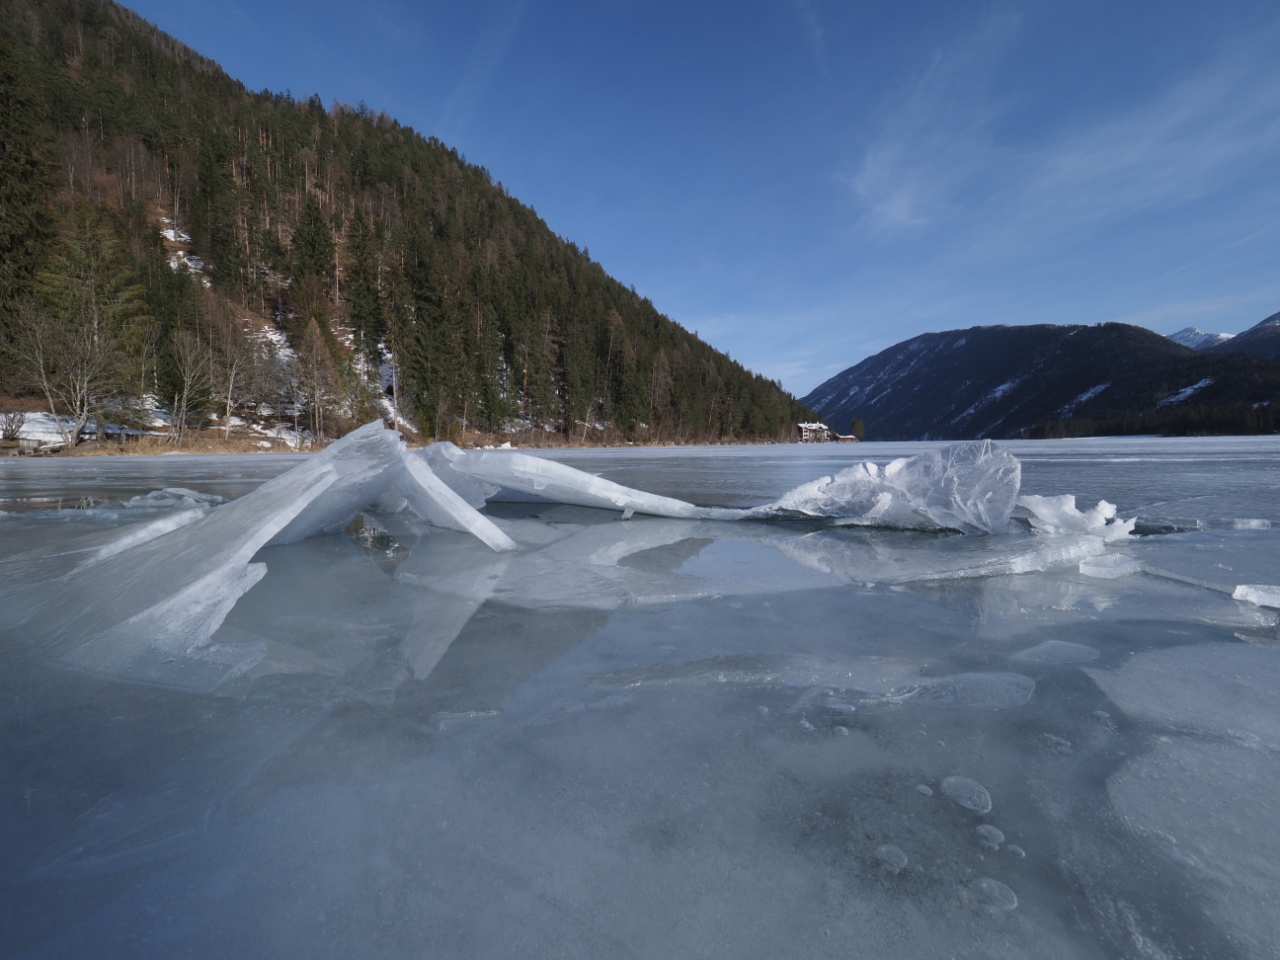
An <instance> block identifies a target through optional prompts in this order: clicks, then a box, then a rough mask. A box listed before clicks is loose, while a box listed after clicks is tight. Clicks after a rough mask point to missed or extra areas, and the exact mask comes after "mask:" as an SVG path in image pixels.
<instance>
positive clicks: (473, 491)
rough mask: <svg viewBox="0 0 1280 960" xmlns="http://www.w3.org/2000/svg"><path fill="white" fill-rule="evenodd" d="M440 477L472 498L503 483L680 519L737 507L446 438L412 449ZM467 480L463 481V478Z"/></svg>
mask: <svg viewBox="0 0 1280 960" xmlns="http://www.w3.org/2000/svg"><path fill="white" fill-rule="evenodd" d="M418 456H419V457H420V458H421V459H422V460H423V461H425V462H426V463H428V464H430V465H431V467H432V468H433V469H434V470H436V471H437V472H438V473H439V474H440V476H441V477H442V478H445V480H444V482H445V483H447V484H448V485H449V486H450V487H453V488H454V489H455V490H459V491H462V492H463V494H464V495H465V496H467V497H468V498H469V499H470V501H471V502H472V503H475V502H476V500H477V499H480V498H481V497H488V496H492V495H493V493H494V492H496V491H497V489H501V488H506V489H509V490H515V491H518V492H520V493H525V494H531V495H534V496H538V497H542V498H545V499H547V500H553V501H555V502H556V503H568V504H574V505H576V506H580V507H596V508H599V509H604V510H631V511H634V512H635V513H643V514H649V515H651V516H656V517H673V518H685V519H726V520H727V519H736V518H737V517H739V516H741V511H734V510H720V509H717V508H713V507H697V506H695V505H693V504H692V503H686V502H685V501H683V500H675V499H673V498H671V497H662V496H658V495H657V494H652V493H645V492H644V491H643V490H633V489H632V488H630V487H624V486H622V485H621V484H618V483H614V482H613V481H612V480H606V479H604V478H603V477H597V476H595V475H594V474H590V473H585V472H584V471H582V470H575V469H574V468H573V467H569V466H565V465H564V464H562V463H556V462H555V461H554V460H544V459H542V458H541V457H533V456H529V455H528V454H525V453H516V452H514V451H507V450H467V451H464V450H460V449H458V448H457V447H456V446H454V445H453V444H451V443H436V444H432V445H431V446H429V447H425V448H424V449H423V450H421V451H419V452H418ZM468 481H469V482H468Z"/></svg>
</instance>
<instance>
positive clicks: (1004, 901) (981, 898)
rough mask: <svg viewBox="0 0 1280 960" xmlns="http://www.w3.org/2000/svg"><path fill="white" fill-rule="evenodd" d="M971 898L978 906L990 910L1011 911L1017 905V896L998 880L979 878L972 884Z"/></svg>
mask: <svg viewBox="0 0 1280 960" xmlns="http://www.w3.org/2000/svg"><path fill="white" fill-rule="evenodd" d="M972 891H973V898H974V901H975V902H976V903H978V904H979V905H980V906H984V907H988V908H990V909H992V910H1012V909H1014V908H1015V907H1016V906H1017V905H1018V896H1017V894H1015V893H1014V892H1013V891H1012V890H1010V889H1009V888H1008V887H1007V886H1006V885H1005V884H1003V883H1001V882H1000V881H999V880H992V879H991V878H990V877H979V878H978V879H977V880H975V881H974V882H973V887H972Z"/></svg>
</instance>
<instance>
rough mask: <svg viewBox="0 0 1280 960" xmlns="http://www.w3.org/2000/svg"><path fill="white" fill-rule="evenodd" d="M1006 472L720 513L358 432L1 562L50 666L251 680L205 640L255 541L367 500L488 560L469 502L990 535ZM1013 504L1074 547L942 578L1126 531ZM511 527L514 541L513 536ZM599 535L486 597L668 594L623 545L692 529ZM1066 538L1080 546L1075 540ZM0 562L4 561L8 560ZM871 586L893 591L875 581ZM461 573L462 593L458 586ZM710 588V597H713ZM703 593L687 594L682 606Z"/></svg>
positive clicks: (913, 481)
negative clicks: (43, 551)
mask: <svg viewBox="0 0 1280 960" xmlns="http://www.w3.org/2000/svg"><path fill="white" fill-rule="evenodd" d="M1019 478H1020V468H1019V463H1018V461H1017V459H1016V458H1014V457H1013V456H1011V455H1010V454H1009V453H1008V452H1007V451H1004V450H1002V449H1000V448H998V447H996V446H994V445H993V444H991V443H990V442H989V441H982V442H977V443H966V444H957V445H954V446H951V447H948V448H945V449H943V450H933V451H927V452H925V453H923V454H920V455H919V456H915V457H910V458H900V459H897V460H894V461H893V462H891V463H889V464H888V465H887V466H885V467H884V468H879V467H877V466H876V464H874V463H870V462H868V463H863V464H857V465H855V466H853V467H850V468H848V469H846V470H843V471H841V472H839V473H837V474H835V475H834V476H830V477H823V478H821V479H819V480H815V481H812V482H811V483H807V484H803V485H801V486H799V487H797V488H795V489H794V490H792V491H791V492H789V493H787V494H785V495H783V496H782V497H780V498H778V499H777V500H775V501H773V502H772V503H768V504H764V505H762V506H759V507H755V508H747V509H741V508H739V509H729V508H724V507H713V506H698V505H695V504H691V503H688V502H685V501H683V500H677V499H673V498H670V497H663V496H658V495H654V494H650V493H646V492H644V491H641V490H635V489H632V488H629V487H625V486H623V485H621V484H617V483H614V482H612V481H610V480H606V479H603V478H600V477H597V476H594V475H592V474H589V473H585V472H583V471H580V470H575V469H573V468H572V467H569V466H566V465H564V464H560V463H555V462H553V461H550V460H545V459H541V458H538V457H533V456H529V455H527V454H522V453H516V452H509V451H463V450H460V449H459V448H457V447H456V446H454V445H453V444H449V443H437V444H434V445H432V446H430V447H427V448H425V449H423V450H421V451H416V452H411V451H409V450H408V449H406V447H405V445H404V443H403V441H402V440H401V439H400V437H399V434H397V433H396V432H394V431H392V430H388V429H386V428H385V427H383V426H382V425H381V424H380V423H372V424H369V425H367V426H364V427H361V428H360V429H358V430H356V431H354V432H353V433H351V434H349V435H348V436H347V437H345V438H343V439H342V440H340V441H338V442H336V443H334V444H333V445H331V446H330V447H329V448H327V449H326V450H325V451H324V452H323V453H320V454H318V455H316V456H314V457H312V458H310V459H309V460H308V461H307V462H305V463H304V464H302V465H300V466H298V467H295V468H294V469H292V470H289V471H287V472H285V473H283V474H281V475H279V476H277V477H276V478H275V479H273V480H270V481H268V482H267V483H265V484H263V485H262V486H261V487H259V488H258V489H257V490H255V491H253V492H252V493H250V494H248V495H246V496H244V497H241V498H239V499H236V500H234V501H232V502H231V503H227V504H224V505H221V506H216V507H213V508H212V509H210V508H208V507H207V506H206V505H203V504H196V503H195V501H194V500H192V499H191V498H190V497H188V496H186V493H190V492H189V491H186V492H184V491H176V492H173V493H172V495H166V496H168V498H169V500H173V501H174V503H176V504H181V505H184V506H186V505H192V508H191V509H186V510H181V511H178V512H175V513H173V514H171V515H169V516H166V517H161V518H159V519H156V520H152V521H149V522H144V523H140V524H135V525H134V526H132V527H127V528H125V529H124V530H123V531H121V532H119V533H118V534H117V535H116V536H115V537H114V538H113V539H109V540H107V541H106V542H104V543H102V544H101V545H91V547H89V548H86V549H85V551H84V552H83V553H82V554H77V553H76V552H66V551H63V552H61V553H58V554H57V555H56V556H55V557H54V558H53V559H52V560H51V559H50V558H49V557H43V556H42V557H31V556H24V557H21V558H17V559H18V560H19V561H20V562H21V563H20V565H21V566H22V567H24V568H27V569H38V570H40V572H41V577H42V579H44V580H45V581H47V580H48V579H49V571H50V564H51V563H53V564H54V565H55V566H56V564H57V563H62V564H63V565H64V566H66V567H68V568H67V569H61V570H58V571H57V572H58V576H57V577H56V578H55V580H56V584H57V586H56V588H54V589H52V590H48V589H46V590H44V591H43V592H42V596H43V599H41V600H39V601H37V602H36V603H33V604H30V605H29V606H28V607H27V608H26V614H27V615H28V616H27V619H29V620H30V622H32V623H34V624H36V627H35V628H34V629H33V630H32V631H30V632H31V635H32V636H33V637H34V638H35V639H36V641H37V642H38V643H39V644H40V645H41V646H42V647H44V648H45V649H46V650H47V651H49V652H51V653H53V654H54V655H55V656H57V658H58V659H60V660H61V661H62V662H63V663H66V664H67V665H70V666H74V667H77V668H79V669H83V670H88V671H92V672H97V673H105V674H110V675H115V676H132V677H134V678H136V679H151V680H156V681H159V680H162V679H163V677H164V676H165V675H168V674H172V673H173V672H174V670H175V668H173V667H171V666H166V665H171V664H174V663H181V664H187V663H188V662H195V663H199V664H200V665H201V666H209V667H210V669H212V670H213V671H214V672H215V673H216V674H217V675H218V676H219V677H221V678H223V679H225V677H226V676H228V675H232V676H233V675H235V674H236V673H239V672H244V671H246V670H249V669H251V668H252V667H253V666H254V665H255V664H256V663H257V661H258V660H259V659H261V657H262V656H264V655H265V654H264V653H263V651H261V650H257V649H254V648H252V647H245V648H238V649H235V650H232V649H229V648H225V647H222V646H220V645H218V644H211V643H210V641H211V638H212V637H213V635H214V633H215V632H216V631H217V630H218V627H219V626H220V625H221V624H222V622H223V621H224V620H225V618H226V616H227V613H228V612H229V611H230V610H231V609H232V607H234V605H235V604H236V602H237V600H238V599H239V598H240V597H241V596H242V595H243V594H244V593H245V592H247V591H248V590H249V589H250V588H251V587H253V585H254V584H256V583H257V582H258V581H259V580H260V579H261V578H262V576H263V575H264V574H265V573H266V566H265V565H264V564H262V563H261V562H256V563H255V562H252V560H253V557H254V556H255V555H256V554H257V553H258V551H260V550H261V549H263V548H264V547H268V546H276V545H286V544H291V543H297V542H299V541H302V540H304V539H306V538H308V537H311V536H314V535H316V534H318V533H321V532H323V531H326V530H333V529H338V528H341V527H342V526H343V525H345V524H346V523H347V522H348V521H349V520H350V519H351V518H352V517H353V516H355V515H356V514H357V513H358V512H359V511H361V510H362V509H366V508H373V507H375V506H376V507H378V508H379V509H381V510H383V511H384V512H390V513H392V514H394V513H395V512H397V511H399V510H403V509H406V508H407V509H408V510H410V511H411V512H412V513H414V514H416V515H417V516H418V517H420V518H421V519H423V520H425V521H427V522H428V523H430V524H432V525H434V526H436V527H441V528H444V529H450V530H455V531H458V532H461V533H465V534H468V535H470V536H473V537H475V538H476V539H478V540H479V541H481V542H482V543H483V544H485V545H486V546H487V547H489V548H491V549H492V550H495V551H511V550H516V549H517V542H516V540H514V539H513V538H512V536H511V535H510V534H509V533H507V532H505V531H504V530H503V529H501V528H500V527H499V526H498V525H497V524H496V523H495V522H494V521H493V520H492V519H491V518H489V517H487V516H485V515H484V514H482V513H480V512H479V511H478V510H477V509H476V508H477V507H480V506H483V505H484V504H485V502H486V501H487V500H488V499H489V498H491V497H492V496H494V495H495V494H496V493H497V492H498V491H499V490H502V489H507V490H513V491H517V492H519V493H523V494H530V495H536V496H538V497H540V498H543V499H547V500H551V501H553V502H557V503H562V504H569V505H575V506H580V507H587V508H603V509H610V510H621V511H623V513H624V518H625V517H629V516H631V515H632V514H635V513H639V514H645V515H651V516H656V517H661V518H666V519H668V520H681V521H702V522H707V521H758V520H769V519H780V518H788V517H809V518H823V519H829V520H833V521H835V522H836V523H837V524H854V525H861V526H877V527H889V528H899V529H907V530H952V531H961V532H965V533H998V532H1001V531H1004V530H1006V529H1007V528H1008V525H1009V517H1010V514H1011V511H1012V509H1013V506H1014V502H1015V499H1016V498H1017V494H1018V487H1019ZM178 494H183V495H182V496H178ZM175 498H176V499H175ZM166 502H168V500H167V501H166ZM1021 503H1023V504H1024V505H1026V506H1028V507H1029V508H1031V509H1033V510H1036V514H1035V517H1034V518H1033V521H1032V522H1033V525H1035V526H1036V528H1037V529H1038V530H1041V531H1043V532H1047V533H1056V532H1059V531H1061V532H1069V533H1071V534H1074V535H1075V537H1074V539H1072V540H1068V541H1064V543H1067V544H1068V545H1067V546H1064V547H1061V548H1058V547H1054V548H1051V549H1044V548H1037V549H1034V550H1032V552H1031V555H1030V556H1029V557H1027V556H1025V554H1026V548H1025V547H1022V548H1018V550H1017V551H1015V552H1014V553H1013V554H1011V555H1008V556H1004V555H1001V556H994V557H993V556H986V557H982V558H966V560H965V562H964V563H963V564H962V565H961V566H960V568H959V569H958V570H956V571H953V572H952V573H950V574H942V575H944V576H946V575H949V576H953V577H954V576H974V575H977V576H982V575H993V574H1000V573H1016V572H1020V571H1022V570H1030V569H1043V568H1044V567H1046V566H1051V565H1054V564H1066V563H1072V562H1076V561H1078V560H1079V559H1080V558H1081V557H1087V556H1093V555H1095V554H1096V553H1097V552H1099V551H1100V549H1101V547H1100V546H1095V544H1100V542H1101V541H1100V540H1099V539H1098V537H1103V538H1106V539H1113V538H1114V537H1115V535H1116V534H1117V533H1119V532H1123V533H1128V531H1129V529H1131V524H1130V525H1128V526H1126V525H1124V524H1118V523H1113V524H1111V525H1110V526H1108V525H1107V523H1108V522H1109V521H1111V519H1112V518H1113V517H1114V508H1112V507H1110V505H1109V504H1106V503H1103V504H1100V505H1099V507H1098V508H1097V510H1095V511H1093V512H1091V513H1089V514H1080V513H1079V511H1076V510H1074V498H1071V497H1065V498H1059V500H1052V501H1050V500H1046V499H1045V498H1035V497H1027V498H1023V500H1022V501H1021ZM1045 504H1049V505H1051V506H1052V509H1049V507H1047V506H1044V505H1045ZM1107 508H1110V512H1109V513H1107V512H1106V510H1107ZM1095 514H1096V516H1095ZM1041 517H1045V518H1047V519H1044V520H1042V519H1041ZM1050 521H1052V522H1050ZM520 529H523V530H524V531H525V535H526V536H528V535H529V533H530V528H529V527H528V526H527V525H526V526H525V527H523V528H520ZM513 532H517V533H518V530H516V529H515V528H513ZM603 532H605V531H596V532H595V533H592V532H589V531H583V532H582V534H580V535H579V536H577V537H576V538H570V539H569V540H566V541H565V542H564V543H563V544H559V545H554V544H548V543H546V542H545V540H544V539H543V538H542V536H541V534H537V533H534V534H533V540H534V541H535V543H536V545H537V546H538V547H539V550H538V551H537V556H536V557H535V558H533V560H532V561H531V562H530V563H526V564H525V570H524V572H523V573H522V575H520V576H518V577H516V578H515V579H513V580H511V586H510V587H508V588H506V589H505V591H503V595H505V596H507V597H509V598H510V599H512V600H515V601H516V602H523V601H522V600H521V597H535V596H538V595H539V594H541V595H543V599H544V601H545V600H546V599H549V598H550V597H554V596H556V595H557V593H560V594H562V595H563V597H564V602H568V603H575V604H578V605H582V604H586V605H588V606H601V605H602V604H603V607H604V608H609V607H610V606H612V605H616V604H617V603H619V602H637V601H638V600H639V601H643V598H644V597H652V598H654V599H661V598H669V597H672V596H675V595H676V594H677V593H678V592H679V590H680V589H681V587H682V586H683V585H676V584H674V583H667V582H666V581H665V580H664V579H663V578H662V577H661V576H658V577H656V578H655V575H652V574H644V573H642V572H640V571H637V570H635V569H632V568H630V567H623V566H620V565H619V561H621V560H623V559H625V558H626V557H627V556H629V555H630V554H633V553H636V552H638V551H645V550H652V549H655V548H656V547H657V546H660V545H662V544H668V543H678V542H680V541H681V540H684V539H687V538H688V537H689V536H691V535H693V534H694V533H696V531H695V530H694V529H692V528H689V527H683V526H676V527H673V528H671V529H661V528H657V527H654V528H648V527H646V528H645V530H644V531H637V532H638V533H643V537H642V538H641V539H640V540H639V541H638V542H636V543H634V544H631V545H628V546H623V547H621V549H619V545H618V544H617V543H616V541H615V539H614V538H612V537H605V538H604V540H601V538H600V535H599V534H600V533H603ZM1084 533H1088V534H1093V535H1095V536H1085V537H1083V538H1082V537H1081V536H1080V535H1081V534H1084ZM584 536H586V537H593V538H594V539H595V540H596V541H599V545H598V546H588V541H587V540H583V539H582V538H583V537H584ZM655 537H656V538H657V539H656V540H655ZM742 537H745V538H747V539H766V540H767V539H771V538H770V537H769V536H767V535H763V536H762V534H761V533H760V532H759V531H755V532H753V531H752V530H751V529H750V528H744V532H743V534H742ZM742 537H739V539H741V538H742ZM553 539H555V538H553ZM803 543H804V541H794V540H790V539H788V540H787V541H786V542H777V543H775V544H774V545H776V546H778V547H779V548H780V549H782V550H783V552H784V553H787V554H789V555H793V556H796V557H797V558H798V559H799V558H800V557H801V555H802V554H803V552H804V550H803ZM584 548H585V552H584ZM581 559H586V561H587V562H586V563H585V564H583V563H582V562H581ZM37 561H38V562H37ZM805 562H808V561H807V560H806V561H805ZM834 562H835V563H837V565H838V564H839V561H834ZM832 563H833V561H832V560H831V559H827V560H823V561H815V562H812V563H810V565H811V566H814V567H815V568H822V569H831V570H833V572H834V571H835V570H836V569H838V567H833V566H832ZM9 565H10V567H11V568H13V567H16V566H18V565H19V564H18V563H15V562H14V561H11V562H10V564H9ZM859 565H862V566H864V567H865V564H862V562H861V561H858V560H856V559H855V560H852V561H846V562H845V563H844V564H843V566H844V569H843V570H842V571H841V572H842V573H844V575H846V576H849V577H850V578H851V579H852V578H855V577H856V576H857V571H856V570H853V569H851V567H852V566H859ZM874 567H875V565H872V567H871V568H868V569H874ZM504 569H505V568H504ZM571 569H572V570H575V571H576V572H575V573H574V575H573V576H572V577H569V578H568V579H567V580H566V579H565V578H564V577H563V576H561V577H557V572H559V573H563V572H564V571H567V570H571ZM405 576H406V577H408V574H407V573H406V574H405ZM884 577H886V578H888V579H894V577H893V575H891V574H887V573H886V574H885V575H884ZM461 579H462V580H466V581H467V582H468V583H470V582H471V580H472V579H474V578H467V577H463V578H461ZM501 579H503V578H502V577H500V576H495V577H494V578H492V580H486V581H485V583H486V584H487V586H486V589H485V591H483V596H480V597H478V598H464V599H463V607H462V608H460V609H461V614H460V616H461V617H462V621H461V622H465V620H466V619H467V617H469V616H470V613H471V612H474V610H475V609H476V608H477V607H478V606H479V604H480V603H481V602H483V600H484V598H485V597H489V596H492V595H493V594H494V590H495V582H496V581H499V580H501ZM418 580H419V582H420V583H422V584H423V586H424V587H426V588H429V589H433V590H436V591H440V590H444V591H445V592H446V593H448V594H449V595H450V596H453V597H458V596H461V595H463V594H467V593H468V592H469V591H470V589H471V588H468V589H466V590H461V591H459V590H458V589H456V588H455V589H452V590H451V588H449V587H448V584H449V583H450V582H454V581H458V578H456V577H455V578H452V579H451V578H450V577H448V576H439V577H432V578H424V577H422V576H421V575H419V577H418ZM606 583H607V584H609V586H607V587H606V586H605V584H606ZM584 584H585V585H586V586H585V587H584V586H582V585H584ZM566 588H567V590H566ZM684 589H687V587H685V588H684ZM718 589H721V590H723V589H724V588H723V585H721V586H720V587H718ZM513 590H514V591H515V593H513V592H512V591H513ZM703 592H704V591H700V590H697V589H695V590H694V591H693V592H692V593H690V594H688V595H689V596H697V595H701V594H702V593H703ZM66 595H74V596H75V597H77V598H78V599H79V602H78V603H75V604H66V603H63V602H62V600H61V598H62V597H63V596H66ZM611 598H612V599H611ZM445 619H446V620H448V619H449V618H448V617H446V618H445Z"/></svg>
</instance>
